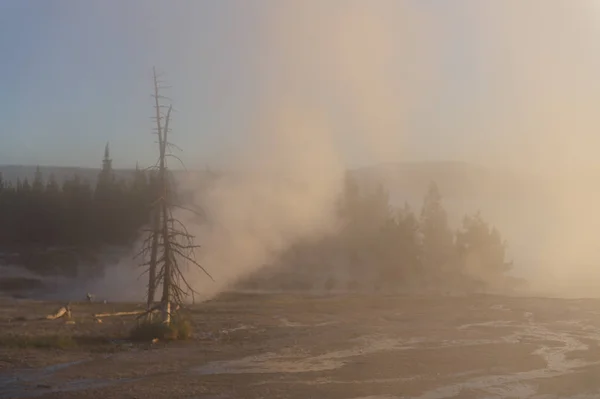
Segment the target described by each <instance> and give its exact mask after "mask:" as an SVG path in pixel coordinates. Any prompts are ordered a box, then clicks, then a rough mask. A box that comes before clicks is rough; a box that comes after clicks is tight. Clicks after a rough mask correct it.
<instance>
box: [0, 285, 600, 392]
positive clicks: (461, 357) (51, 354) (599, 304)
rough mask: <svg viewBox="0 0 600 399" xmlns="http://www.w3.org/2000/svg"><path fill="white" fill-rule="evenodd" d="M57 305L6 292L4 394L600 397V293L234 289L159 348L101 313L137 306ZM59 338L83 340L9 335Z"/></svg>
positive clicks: (0, 367) (0, 359)
mask: <svg viewBox="0 0 600 399" xmlns="http://www.w3.org/2000/svg"><path fill="white" fill-rule="evenodd" d="M57 305H58V304H56V303H54V304H53V303H42V302H33V301H8V300H6V301H3V302H0V398H28V397H38V398H84V399H91V398H102V399H112V398H132V399H133V398H139V399H142V398H143V399H146V398H197V399H200V398H211V399H217V398H219V399H228V398H290V399H295V398H298V399H307V398H318V399H321V398H323V399H325V398H332V399H357V398H361V399H367V398H369V399H392V398H415V399H416V398H419V399H441V398H477V399H479V398H494V399H496V398H535V399H551V398H572V399H584V398H590V399H591V398H600V378H598V375H600V346H599V344H600V300H561V299H537V298H501V297H492V296H472V297H462V298H452V297H438V298H415V297H402V296H388V297H386V296H364V295H362V296H361V295H355V296H335V297H309V296H297V295H241V294H236V295H233V294H229V295H225V296H222V297H220V298H218V299H216V300H213V301H210V302H206V303H203V304H201V305H195V306H193V307H192V308H191V309H190V312H191V313H190V314H191V318H192V324H193V327H194V336H193V338H192V339H191V340H189V341H186V342H174V343H157V344H151V343H144V344H132V343H130V342H128V341H127V340H124V339H123V338H124V337H126V336H127V332H128V331H129V329H130V328H131V327H132V326H133V325H134V324H135V321H134V319H133V318H132V317H121V318H107V319H104V320H103V323H101V324H98V323H97V322H95V321H94V319H93V318H92V317H91V314H92V313H98V312H101V311H114V310H125V309H127V310H133V309H135V308H136V305H134V304H116V305H115V304H110V303H109V304H102V303H98V304H94V303H93V304H89V303H80V304H73V316H74V318H75V324H65V322H64V321H46V320H30V319H33V318H35V317H39V316H44V315H46V314H49V313H52V312H53V311H54V310H56V308H57ZM22 315H27V320H23V319H20V318H19V316H22ZM48 335H59V336H66V337H72V338H73V341H74V342H75V345H72V346H69V345H67V346H66V347H65V348H56V347H52V345H49V347H47V348H31V347H17V346H15V345H13V344H11V342H13V341H11V339H8V338H9V337H13V338H14V337H15V336H16V337H21V338H22V337H43V336H48ZM7 337H8V338H7Z"/></svg>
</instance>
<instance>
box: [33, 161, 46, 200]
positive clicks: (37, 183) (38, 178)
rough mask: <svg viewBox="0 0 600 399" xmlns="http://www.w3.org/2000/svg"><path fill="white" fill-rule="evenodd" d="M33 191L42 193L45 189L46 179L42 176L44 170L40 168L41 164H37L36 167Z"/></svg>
mask: <svg viewBox="0 0 600 399" xmlns="http://www.w3.org/2000/svg"><path fill="white" fill-rule="evenodd" d="M32 188H33V191H35V192H36V193H38V194H40V193H41V192H42V191H44V180H43V176H42V170H41V169H40V166H39V165H38V166H36V168H35V175H34V178H33V186H32Z"/></svg>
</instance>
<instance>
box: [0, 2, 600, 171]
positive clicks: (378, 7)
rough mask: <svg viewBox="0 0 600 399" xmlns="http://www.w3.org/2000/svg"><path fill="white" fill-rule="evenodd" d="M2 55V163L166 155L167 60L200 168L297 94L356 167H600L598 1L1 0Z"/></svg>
mask: <svg viewBox="0 0 600 399" xmlns="http://www.w3.org/2000/svg"><path fill="white" fill-rule="evenodd" d="M332 38H334V39H335V40H333V39H332ZM338 49H341V50H340V51H339V52H338V51H337V50H338ZM0 53H1V54H2V62H0V121H1V122H2V128H1V129H0V132H1V133H0V135H1V138H2V141H1V144H0V164H15V163H28V164H38V163H39V164H53V165H77V166H98V165H99V164H100V159H101V157H102V152H103V147H104V143H105V142H106V141H110V143H111V148H112V152H113V158H114V162H115V165H117V166H131V165H133V164H135V161H138V160H139V161H140V162H141V163H142V164H148V163H150V162H151V160H152V159H153V158H154V152H155V151H154V150H155V149H154V145H153V143H152V138H151V136H150V131H151V128H152V125H151V123H152V122H151V120H150V119H149V117H150V116H151V114H152V108H151V106H152V103H151V99H150V97H149V94H150V93H151V83H152V82H151V72H152V66H154V65H156V66H157V67H158V68H159V69H160V70H162V71H165V72H166V73H167V75H166V78H167V80H168V83H169V84H170V85H172V86H173V87H172V89H170V90H169V91H168V92H166V93H165V94H166V95H169V96H170V97H172V98H173V101H174V106H175V108H176V109H177V111H178V112H177V113H176V114H175V119H174V122H173V128H174V132H175V133H174V134H175V138H174V140H175V141H176V142H177V143H178V144H179V145H180V146H181V147H183V148H184V151H185V152H184V159H185V160H186V162H188V164H190V165H193V166H199V165H202V164H204V163H214V162H216V161H217V160H219V158H222V157H226V155H227V154H228V151H229V150H230V149H231V147H235V146H243V145H244V140H247V139H249V138H250V136H249V135H248V132H247V131H248V126H249V125H251V124H252V123H253V116H254V113H255V110H256V107H257V104H258V103H261V102H263V101H264V100H265V99H268V100H269V101H278V98H280V97H281V96H286V95H288V93H289V92H293V93H300V92H301V93H302V95H301V97H302V99H303V101H304V102H310V103H311V104H312V106H313V107H316V108H318V109H320V111H321V112H323V113H326V114H330V115H331V116H332V118H333V120H334V127H333V129H334V130H335V133H336V137H337V140H338V142H339V147H340V151H341V152H343V154H344V156H345V157H346V158H347V159H348V160H349V162H350V163H352V164H364V163H367V162H373V161H377V160H386V161H390V160H399V161H400V160H414V159H454V160H467V161H475V162H480V163H484V164H485V163H489V164H502V165H510V166H530V167H534V168H538V169H539V168H545V167H547V166H548V165H561V166H565V167H566V166H576V167H579V166H590V165H593V166H596V165H598V166H600V157H598V156H597V153H598V148H599V145H600V112H598V111H599V109H600V2H599V1H596V0H589V1H585V0H578V1H562V0H528V1H507V0H497V1H493V0H490V1H481V0H464V1H461V0H454V1H441V0H440V1H434V0H420V1H419V0H398V1H394V0H392V1H376V0H370V1H368V2H367V1H353V0H325V1H323V0H237V1H236V0H218V1H217V0H214V1H202V0H171V1H167V0H162V1H158V0H103V1H91V0H87V1H86V0H37V1H33V0H2V1H0ZM332 53H333V54H335V55H334V56H331V55H330V54H332ZM383 130H385V131H386V132H385V134H382V133H381V132H382V131H383ZM372 135H374V136H372ZM369 137H377V139H376V140H377V141H378V142H379V145H378V147H379V148H380V149H381V148H384V149H385V151H370V152H368V154H367V153H366V152H364V151H363V149H364V142H366V141H369V140H370V139H369ZM382 143H383V145H382ZM390 149H394V151H391V150H390ZM366 154H367V155H366ZM597 159H598V160H597Z"/></svg>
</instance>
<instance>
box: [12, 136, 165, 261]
mask: <svg viewBox="0 0 600 399" xmlns="http://www.w3.org/2000/svg"><path fill="white" fill-rule="evenodd" d="M155 191H156V177H155V175H154V174H153V173H148V172H146V171H144V170H141V169H138V168H136V171H135V174H134V177H133V179H132V180H131V181H126V180H124V179H120V180H117V178H116V177H115V173H114V170H113V167H112V160H111V158H110V151H109V147H108V145H107V146H106V149H105V154H104V159H103V161H102V169H101V171H100V173H99V175H98V178H97V182H96V185H95V186H92V184H91V183H90V182H89V181H86V180H83V179H82V178H81V177H80V176H78V175H74V176H72V177H71V178H70V179H67V180H65V181H64V182H63V183H62V184H59V183H58V182H57V181H56V179H55V178H54V176H52V175H51V176H48V177H47V178H46V177H45V176H43V175H42V173H41V171H40V168H39V167H38V168H37V170H36V173H35V176H34V177H33V180H32V181H31V182H30V181H29V179H27V178H25V179H23V180H20V179H19V180H17V181H16V182H14V183H13V182H9V181H4V180H3V179H2V176H1V175H0V220H1V223H0V250H4V251H20V250H28V249H30V248H31V247H65V246H66V247H79V248H90V247H92V248H97V247H99V246H100V247H101V246H104V245H118V246H126V245H129V244H131V243H132V242H133V241H134V240H135V239H136V238H137V235H138V231H139V229H140V228H141V227H142V226H143V225H144V224H146V223H147V221H148V217H149V206H150V202H151V198H153V196H152V194H153V192H155Z"/></svg>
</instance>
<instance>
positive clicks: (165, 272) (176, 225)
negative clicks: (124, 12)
mask: <svg viewBox="0 0 600 399" xmlns="http://www.w3.org/2000/svg"><path fill="white" fill-rule="evenodd" d="M160 98H164V97H162V96H160V94H159V81H158V78H157V75H156V70H154V99H155V109H156V115H155V119H156V133H157V135H158V148H159V159H158V164H157V165H155V166H154V170H158V189H157V193H156V194H158V195H157V197H158V198H157V199H156V201H155V203H154V204H153V209H152V221H151V223H152V226H151V228H150V230H149V236H148V237H147V239H146V240H145V242H144V244H143V246H142V249H141V251H140V253H139V255H143V256H147V255H148V254H150V260H149V261H148V262H146V263H143V265H144V266H148V274H149V277H148V279H149V280H148V311H147V312H144V314H150V313H151V311H153V310H155V309H160V310H161V312H162V322H163V323H165V324H170V323H171V310H174V311H177V310H178V309H179V306H180V305H181V304H182V303H183V301H184V298H185V297H187V296H188V295H190V292H191V295H192V299H193V297H194V293H195V291H194V289H193V287H192V286H191V285H190V284H189V282H188V281H187V280H186V278H185V275H184V274H183V273H182V270H181V264H182V262H185V263H187V264H193V265H195V266H196V267H198V268H200V269H201V270H202V271H203V272H204V273H205V274H206V275H207V276H208V277H209V278H210V279H211V280H212V276H211V275H210V274H209V273H208V272H207V271H206V269H204V267H202V266H201V265H200V264H199V263H198V262H197V261H196V259H195V254H194V250H195V249H197V248H199V246H198V245H196V244H195V243H194V236H193V235H191V234H189V232H188V230H187V228H186V227H185V225H184V224H183V223H182V222H181V221H180V220H178V219H177V218H176V217H175V216H174V215H173V213H172V212H173V209H175V208H177V209H183V210H188V211H189V210H190V209H188V208H186V207H185V206H183V205H181V204H178V203H177V200H176V198H175V197H174V193H173V192H172V187H170V181H169V175H168V168H167V157H174V158H175V159H177V160H179V161H180V162H181V160H180V159H179V158H178V157H177V156H175V155H173V154H172V153H171V152H170V148H171V147H176V146H175V145H174V144H172V143H169V141H168V136H169V121H170V118H171V111H172V110H173V108H172V106H169V107H168V111H167V112H166V114H164V116H163V114H162V113H161V107H163V106H161V105H160V101H159V99H160ZM164 108H167V107H166V106H164ZM163 121H164V123H163ZM182 164H183V163H182ZM213 281H214V280H213ZM159 284H162V296H161V300H160V303H159V304H158V306H156V305H153V302H154V296H155V294H156V287H157V286H158V285H159ZM149 317H150V316H149Z"/></svg>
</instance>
